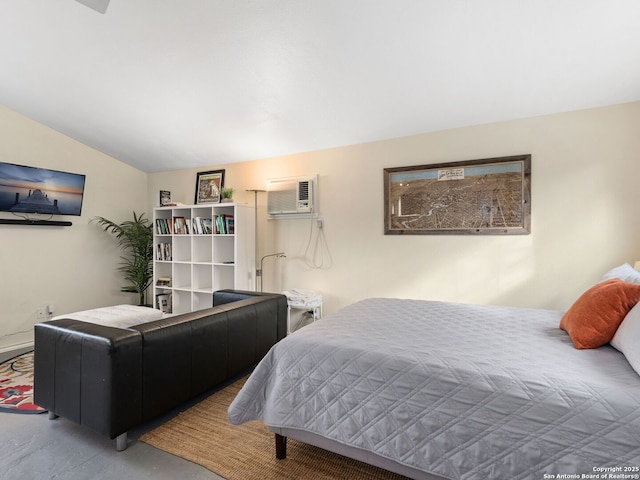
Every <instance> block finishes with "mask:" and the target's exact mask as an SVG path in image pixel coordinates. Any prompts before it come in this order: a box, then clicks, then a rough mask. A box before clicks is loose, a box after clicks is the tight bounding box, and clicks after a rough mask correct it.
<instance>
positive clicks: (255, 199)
mask: <svg viewBox="0 0 640 480" xmlns="http://www.w3.org/2000/svg"><path fill="white" fill-rule="evenodd" d="M264 191H265V190H256V189H248V190H247V192H253V211H254V215H253V221H254V227H253V228H254V232H253V238H254V240H253V246H254V256H253V274H254V280H253V290H254V291H255V292H257V291H258V193H259V192H264ZM260 286H261V287H262V278H261V279H260Z"/></svg>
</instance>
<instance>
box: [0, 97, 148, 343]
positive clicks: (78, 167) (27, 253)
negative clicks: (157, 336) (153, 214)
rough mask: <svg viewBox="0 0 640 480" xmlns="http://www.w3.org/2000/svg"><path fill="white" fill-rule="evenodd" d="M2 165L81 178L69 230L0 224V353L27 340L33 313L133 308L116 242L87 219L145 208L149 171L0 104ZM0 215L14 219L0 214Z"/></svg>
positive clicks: (126, 214) (118, 215)
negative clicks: (81, 192) (79, 203)
mask: <svg viewBox="0 0 640 480" xmlns="http://www.w3.org/2000/svg"><path fill="white" fill-rule="evenodd" d="M0 161H2V162H10V163H18V164H21V165H29V166H35V167H44V168H50V169H54V170H63V171H68V172H74V173H82V174H85V175H86V184H85V197H84V203H83V208H82V216H80V217H72V216H69V217H66V216H65V217H58V218H57V219H61V220H70V221H71V222H73V225H72V226H70V227H32V226H16V225H0V272H1V273H0V352H2V351H3V350H7V349H10V348H12V347H15V346H16V345H20V344H22V343H23V342H29V341H31V339H32V337H33V334H32V331H33V324H34V323H35V322H36V318H35V312H36V309H37V308H38V307H42V306H44V305H47V304H53V305H54V306H55V312H56V314H57V313H68V312H73V311H77V310H83V309H87V308H93V307H99V306H105V305H113V304H118V303H133V302H135V300H136V299H135V298H134V296H132V295H130V294H124V293H121V292H120V291H119V290H120V286H121V284H122V283H123V282H122V279H121V277H120V274H119V273H118V272H116V271H115V268H116V264H117V263H118V261H119V256H120V251H119V250H118V246H117V244H116V243H115V241H114V240H113V239H112V238H111V237H110V236H109V235H107V234H106V233H104V232H102V230H100V228H99V227H98V226H97V225H96V224H95V223H89V220H90V219H91V218H92V217H94V216H97V215H100V216H104V217H107V218H110V219H112V220H115V221H122V220H125V219H127V218H129V217H130V216H131V212H132V210H136V211H138V212H144V211H145V210H146V208H147V191H146V188H147V184H146V174H145V173H144V172H141V171H139V170H136V169H134V168H132V167H129V166H127V165H125V164H124V163H122V162H120V161H117V160H114V159H113V158H111V157H108V156H106V155H104V154H102V153H100V152H97V151H95V150H93V149H91V148H89V147H87V146H85V145H82V144H80V143H78V142H76V141H74V140H72V139H70V138H69V137H67V136H65V135H62V134H60V133H57V132H55V131H53V130H51V129H49V128H47V127H45V126H43V125H41V124H39V123H36V122H34V121H32V120H29V119H27V118H25V117H23V116H21V115H18V114H17V113H15V112H13V111H11V110H9V109H7V108H4V107H2V106H0ZM0 217H1V218H16V217H13V216H12V215H11V214H9V213H4V212H2V213H0Z"/></svg>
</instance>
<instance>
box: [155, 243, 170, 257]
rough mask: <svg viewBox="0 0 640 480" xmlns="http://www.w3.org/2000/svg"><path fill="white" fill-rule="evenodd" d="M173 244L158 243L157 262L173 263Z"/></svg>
mask: <svg viewBox="0 0 640 480" xmlns="http://www.w3.org/2000/svg"><path fill="white" fill-rule="evenodd" d="M171 258H172V255H171V244H170V243H158V244H156V260H161V261H171Z"/></svg>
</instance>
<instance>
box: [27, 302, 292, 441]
mask: <svg viewBox="0 0 640 480" xmlns="http://www.w3.org/2000/svg"><path fill="white" fill-rule="evenodd" d="M213 305H214V306H213V308H209V309H205V310H200V311H196V312H190V313H185V314H181V315H175V316H171V317H167V318H163V319H160V320H155V321H153V322H149V323H144V324H141V325H137V326H132V327H129V328H126V329H124V328H114V327H107V326H102V325H96V324H92V323H87V322H82V321H79V320H70V319H59V320H52V321H48V322H42V323H38V324H36V325H35V369H34V374H35V377H34V390H35V402H36V404H38V405H40V406H41V407H43V408H45V409H47V410H49V417H50V418H52V419H53V418H55V417H57V416H61V417H63V418H66V419H69V420H71V421H73V422H76V423H78V424H80V425H84V426H86V427H89V428H91V429H93V430H95V431H96V432H98V433H100V434H103V435H108V436H109V437H110V438H112V439H113V438H115V439H116V449H117V450H118V451H121V450H124V449H125V448H126V447H127V431H129V430H130V429H131V428H133V427H136V426H138V425H142V424H144V423H146V422H148V421H149V420H152V419H153V418H155V417H157V416H159V415H161V414H163V413H166V412H167V411H169V410H171V409H172V408H174V407H176V406H178V405H180V404H182V403H184V402H186V401H188V400H191V399H193V398H194V397H196V396H197V395H199V394H202V393H204V392H206V391H207V390H210V389H211V388H213V387H215V386H216V385H218V384H220V383H221V382H224V381H225V380H227V379H230V378H233V377H234V376H236V375H238V374H240V373H242V372H244V371H246V370H247V369H249V368H250V367H251V366H253V365H255V364H256V363H258V361H259V360H260V359H261V358H262V357H263V356H264V355H265V354H266V353H267V351H268V350H269V349H270V348H271V346H272V345H274V344H275V343H276V342H277V341H278V340H280V339H282V338H283V337H285V336H286V332H287V300H286V297H285V296H284V295H278V294H269V293H257V292H247V291H238V290H221V291H218V292H215V293H213Z"/></svg>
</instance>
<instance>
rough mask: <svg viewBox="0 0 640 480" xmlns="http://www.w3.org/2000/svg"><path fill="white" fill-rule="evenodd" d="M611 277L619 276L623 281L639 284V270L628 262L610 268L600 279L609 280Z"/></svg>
mask: <svg viewBox="0 0 640 480" xmlns="http://www.w3.org/2000/svg"><path fill="white" fill-rule="evenodd" d="M611 278H619V279H620V280H622V281H623V282H629V283H637V284H640V272H639V271H638V270H636V269H635V268H633V267H632V266H631V265H629V264H628V263H624V264H622V265H620V266H619V267H616V268H614V269H611V270H609V271H608V272H607V273H605V274H604V275H603V276H602V280H609V279H611Z"/></svg>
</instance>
